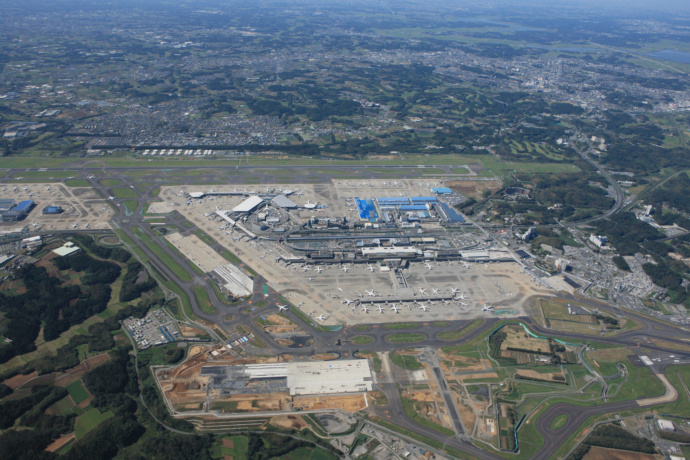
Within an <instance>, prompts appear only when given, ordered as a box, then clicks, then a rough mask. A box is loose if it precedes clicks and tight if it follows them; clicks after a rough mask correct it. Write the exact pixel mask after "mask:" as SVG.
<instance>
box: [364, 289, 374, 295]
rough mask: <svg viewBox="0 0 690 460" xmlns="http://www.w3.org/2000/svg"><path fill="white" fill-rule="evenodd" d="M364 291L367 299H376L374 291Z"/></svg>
mask: <svg viewBox="0 0 690 460" xmlns="http://www.w3.org/2000/svg"><path fill="white" fill-rule="evenodd" d="M365 291H366V293H367V295H368V296H369V297H376V292H374V291H369V290H367V289H365Z"/></svg>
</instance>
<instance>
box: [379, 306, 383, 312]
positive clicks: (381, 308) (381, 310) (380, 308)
mask: <svg viewBox="0 0 690 460" xmlns="http://www.w3.org/2000/svg"><path fill="white" fill-rule="evenodd" d="M378 310H379V312H380V313H383V311H384V310H383V307H381V305H379V308H378Z"/></svg>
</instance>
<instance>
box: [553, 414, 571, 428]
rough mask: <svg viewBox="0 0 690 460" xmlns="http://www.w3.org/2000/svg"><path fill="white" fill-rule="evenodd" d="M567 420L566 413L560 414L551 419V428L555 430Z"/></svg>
mask: <svg viewBox="0 0 690 460" xmlns="http://www.w3.org/2000/svg"><path fill="white" fill-rule="evenodd" d="M567 421H568V414H561V415H559V416H558V417H556V418H555V419H553V423H551V429H552V430H557V429H559V428H560V427H562V426H563V425H565V422H567Z"/></svg>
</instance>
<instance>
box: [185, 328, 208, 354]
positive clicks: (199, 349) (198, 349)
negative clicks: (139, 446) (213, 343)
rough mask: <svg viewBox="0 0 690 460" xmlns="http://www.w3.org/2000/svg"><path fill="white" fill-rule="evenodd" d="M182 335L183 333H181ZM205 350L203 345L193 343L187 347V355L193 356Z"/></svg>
mask: <svg viewBox="0 0 690 460" xmlns="http://www.w3.org/2000/svg"><path fill="white" fill-rule="evenodd" d="M183 335H184V334H183ZM205 351H206V347H205V346H203V345H194V346H193V347H192V348H190V349H189V356H190V357H191V356H195V355H198V354H200V353H203V352H205Z"/></svg>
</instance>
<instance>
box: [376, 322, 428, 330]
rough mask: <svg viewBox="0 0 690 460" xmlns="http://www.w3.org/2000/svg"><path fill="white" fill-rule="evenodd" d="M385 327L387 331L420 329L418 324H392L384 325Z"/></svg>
mask: <svg viewBox="0 0 690 460" xmlns="http://www.w3.org/2000/svg"><path fill="white" fill-rule="evenodd" d="M383 327H385V328H386V329H416V328H418V327H419V324H417V323H391V324H384V325H383Z"/></svg>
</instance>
